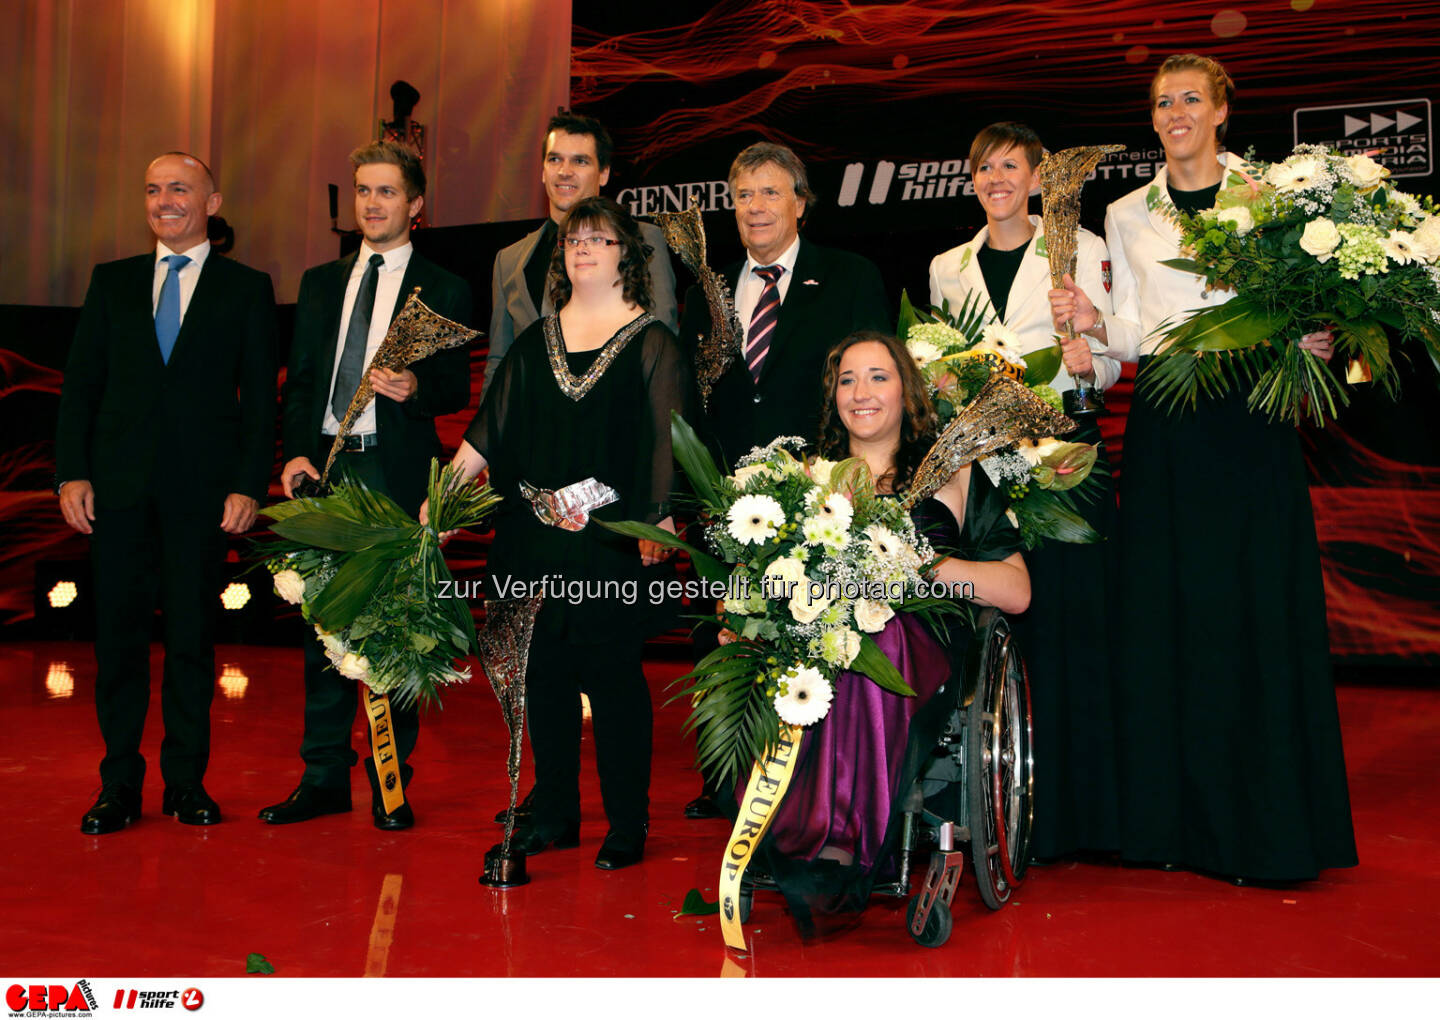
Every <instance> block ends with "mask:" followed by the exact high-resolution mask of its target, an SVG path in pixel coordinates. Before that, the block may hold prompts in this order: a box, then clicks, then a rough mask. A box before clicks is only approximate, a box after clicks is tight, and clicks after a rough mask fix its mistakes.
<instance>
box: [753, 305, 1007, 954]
mask: <svg viewBox="0 0 1440 1020" xmlns="http://www.w3.org/2000/svg"><path fill="white" fill-rule="evenodd" d="M824 387H825V396H826V409H825V411H824V413H823V417H822V421H821V436H820V444H819V445H820V453H821V455H822V456H824V457H826V458H829V459H834V460H840V459H843V458H845V457H860V458H863V459H864V460H865V462H866V463H867V464H868V465H869V467H870V470H871V472H872V473H873V475H874V477H875V484H876V490H877V491H878V492H879V493H881V494H882V495H896V496H898V495H901V494H903V493H904V492H905V491H906V489H907V487H908V485H909V483H910V479H911V477H912V475H913V473H914V471H915V469H916V468H917V467H918V466H919V464H920V461H921V460H922V459H923V458H924V456H925V454H926V452H928V450H929V449H930V446H931V444H932V443H933V442H934V440H935V436H936V431H937V422H936V417H935V412H934V409H933V408H932V407H931V405H930V400H929V397H928V395H927V393H926V388H925V385H924V382H923V380H922V378H921V376H920V372H919V370H918V368H917V367H916V365H915V362H914V359H912V358H911V356H910V355H909V353H908V352H907V351H906V350H905V348H904V346H903V345H902V344H900V343H899V342H898V341H897V340H896V339H895V338H894V337H890V336H885V335H883V334H880V333H874V332H860V333H855V334H852V335H851V336H849V337H847V338H845V340H843V341H841V342H840V343H839V344H838V345H837V346H836V347H835V349H834V350H832V351H831V352H830V355H829V358H828V359H827V361H826V367H825V377H824ZM914 513H915V520H916V524H917V527H919V528H920V529H921V530H922V531H923V532H924V533H925V534H926V535H927V536H928V537H929V539H930V542H931V544H932V545H933V546H934V547H935V548H936V550H937V551H944V552H946V553H948V554H949V555H948V556H947V558H946V559H944V560H942V561H940V562H939V563H938V564H937V565H936V566H935V567H934V568H933V573H932V575H931V576H932V579H933V580H935V581H941V582H945V583H946V584H947V585H949V586H951V588H952V590H957V591H958V590H959V589H960V587H961V586H962V585H965V584H966V583H967V582H968V584H969V585H970V586H973V588H972V589H971V593H972V594H973V600H974V601H975V602H978V603H982V604H987V605H993V606H995V607H997V608H998V609H1000V610H1001V611H1003V612H1007V613H1019V612H1023V611H1024V610H1025V608H1026V607H1027V606H1028V605H1029V602H1030V577H1029V574H1028V573H1027V572H1026V569H1025V563H1024V561H1023V560H1022V559H1021V556H1020V552H1019V549H1020V536H1019V533H1018V532H1017V531H1016V530H1015V528H1014V527H1013V526H1012V525H1011V524H1010V523H1009V521H1008V520H1007V518H1006V516H1005V504H1004V500H1003V497H1002V496H1001V494H1000V493H999V492H998V491H997V490H996V489H995V488H994V486H993V485H991V483H990V481H989V479H988V478H987V477H986V476H985V473H984V471H972V470H971V468H970V467H969V466H967V467H965V468H962V469H961V470H960V471H959V472H958V473H957V474H956V475H955V477H954V478H952V479H951V480H950V481H949V482H948V483H947V484H946V485H945V486H944V487H943V488H942V489H941V490H940V491H939V492H937V493H936V494H935V496H934V497H932V498H930V499H927V500H925V501H923V502H922V503H921V504H920V505H919V506H918V507H917V508H916V510H915V512H914ZM952 619H956V620H959V619H961V617H953V618H952ZM948 630H949V631H950V632H949V633H947V634H944V635H937V634H932V633H930V632H929V631H928V630H927V629H926V628H925V626H924V625H923V624H922V623H921V622H920V620H919V619H918V618H917V617H915V616H912V615H910V614H906V613H900V614H896V615H895V616H893V617H892V618H891V619H890V620H889V621H888V622H887V623H886V625H885V628H884V630H883V631H881V632H880V633H877V634H875V635H874V637H875V639H876V642H877V644H879V646H880V648H881V649H882V650H883V651H884V652H885V654H886V655H887V656H888V657H889V658H890V659H891V661H892V662H894V663H895V665H896V667H897V668H898V669H899V671H900V673H901V675H903V676H904V677H905V680H906V682H907V683H908V684H909V685H910V686H911V688H912V689H914V690H915V692H916V696H915V697H913V698H909V697H901V696H899V695H895V694H891V693H889V692H887V691H885V690H882V689H881V688H880V687H879V686H877V685H876V684H875V683H873V682H871V681H870V680H869V679H868V678H866V677H865V676H864V675H862V674H859V673H855V672H851V671H845V672H842V673H841V674H840V676H839V677H838V678H837V681H836V684H835V695H834V701H833V702H832V705H831V709H830V712H829V714H828V715H827V716H826V717H825V718H824V719H823V720H822V721H821V722H820V723H818V724H816V725H815V726H814V727H812V728H811V729H809V730H808V731H807V732H806V734H805V738H804V742H803V744H802V745H801V751H800V762H799V765H798V767H797V769H796V772H795V775H794V777H793V779H792V780H791V785H790V790H789V792H788V793H787V794H786V796H785V798H784V800H783V801H781V803H780V806H779V807H778V808H777V810H776V815H775V819H774V821H773V823H772V827H771V830H770V835H769V836H768V838H767V839H766V841H765V843H764V845H763V846H762V848H761V851H760V859H759V869H760V871H762V872H763V873H765V874H767V875H768V876H769V877H770V878H772V879H774V881H775V882H776V884H777V885H778V886H779V888H780V890H781V891H782V892H783V893H784V894H785V896H786V899H787V900H788V901H789V903H790V906H791V910H792V912H794V913H795V916H796V918H797V920H798V921H799V922H800V924H801V926H802V928H808V926H809V920H810V911H811V910H820V911H822V912H835V911H842V910H858V909H860V908H861V907H863V905H864V903H865V901H866V899H867V898H868V896H869V894H870V890H871V888H872V886H873V885H874V884H875V883H876V882H877V881H885V880H888V879H890V878H893V874H894V868H895V864H894V857H895V849H896V846H897V844H898V841H899V835H900V828H901V825H900V817H901V810H900V808H901V800H902V791H908V790H909V789H910V786H911V784H912V783H913V781H914V779H915V777H916V774H917V772H918V770H919V768H920V766H921V764H923V762H924V760H925V758H926V757H927V755H928V754H929V752H930V749H931V748H933V747H934V746H935V745H936V743H937V741H938V740H939V737H940V735H941V733H942V732H943V730H944V728H945V723H946V720H947V718H948V715H949V711H948V709H949V707H951V706H950V705H949V702H950V701H953V699H945V698H936V697H935V695H936V694H937V693H938V692H939V691H940V690H941V689H942V687H944V686H945V685H946V684H947V683H948V682H949V681H950V679H951V677H952V676H953V675H956V674H955V670H956V668H957V666H958V664H959V663H960V662H961V661H963V655H964V650H965V646H966V643H967V640H968V638H969V636H970V635H969V630H968V627H967V626H965V625H960V624H956V625H953V626H951V627H949V628H948Z"/></svg>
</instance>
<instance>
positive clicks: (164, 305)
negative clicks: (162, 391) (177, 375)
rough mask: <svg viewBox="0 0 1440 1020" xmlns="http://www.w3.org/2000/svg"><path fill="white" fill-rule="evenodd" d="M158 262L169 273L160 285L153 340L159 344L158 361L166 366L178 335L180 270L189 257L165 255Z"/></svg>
mask: <svg viewBox="0 0 1440 1020" xmlns="http://www.w3.org/2000/svg"><path fill="white" fill-rule="evenodd" d="M160 261H161V262H168V263H169V264H170V271H169V272H168V273H166V274H165V282H164V283H162V284H161V285H160V300H159V301H158V302H157V303H156V305H155V339H156V340H157V341H159V343H160V360H161V362H163V363H164V364H166V365H168V364H170V352H171V351H173V350H175V338H176V337H178V336H179V335H180V270H182V269H184V268H185V267H186V266H188V265H189V264H190V256H189V255H166V256H165V257H164V258H163V259H161V260H160Z"/></svg>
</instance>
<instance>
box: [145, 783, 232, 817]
mask: <svg viewBox="0 0 1440 1020" xmlns="http://www.w3.org/2000/svg"><path fill="white" fill-rule="evenodd" d="M160 813H161V814H165V815H174V816H175V817H176V818H177V819H179V820H180V821H182V822H184V823H185V824H186V825H219V824H220V805H219V804H216V803H215V801H214V800H213V799H212V798H211V796H210V795H209V794H208V793H206V792H205V787H203V786H201V785H199V784H198V783H197V784H196V785H194V786H167V787H166V788H165V797H164V799H163V800H162V801H161V802H160Z"/></svg>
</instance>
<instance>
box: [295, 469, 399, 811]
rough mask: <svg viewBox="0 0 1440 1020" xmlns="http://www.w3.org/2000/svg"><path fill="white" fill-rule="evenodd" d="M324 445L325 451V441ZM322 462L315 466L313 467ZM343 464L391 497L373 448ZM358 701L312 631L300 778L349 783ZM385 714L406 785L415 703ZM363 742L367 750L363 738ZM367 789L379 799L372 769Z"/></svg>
mask: <svg viewBox="0 0 1440 1020" xmlns="http://www.w3.org/2000/svg"><path fill="white" fill-rule="evenodd" d="M323 449H324V450H325V451H326V452H327V453H328V452H329V449H330V447H329V444H328V443H327V444H326V445H325V446H324V447H323ZM321 466H322V465H319V464H317V465H316V467H317V468H319V467H321ZM342 467H343V468H344V469H345V470H346V471H347V472H348V473H349V474H350V476H351V477H353V478H357V479H359V480H360V481H362V482H364V483H365V484H366V485H367V486H369V487H370V488H372V489H377V490H379V491H380V492H384V493H386V494H387V495H390V496H391V497H392V498H393V494H392V493H390V492H389V490H388V489H387V487H386V484H385V473H384V471H383V470H382V469H381V467H380V458H379V456H378V454H376V453H375V451H374V449H371V450H367V451H366V452H364V453H342V454H340V455H339V456H338V457H336V458H335V468H334V470H333V471H332V472H331V477H332V478H338V476H339V472H340V469H341V468H342ZM360 702H361V698H360V682H359V681H358V680H351V679H349V678H348V677H344V676H341V675H340V673H339V671H338V670H336V669H335V668H333V667H332V666H331V665H330V660H329V659H327V658H326V657H325V648H324V646H323V645H322V644H321V643H320V640H319V638H317V637H316V636H315V634H314V633H313V631H312V633H310V634H309V635H307V636H306V638H305V736H304V738H303V739H302V741H301V743H300V757H301V758H302V759H304V761H305V774H304V776H303V777H302V778H301V782H303V783H306V784H308V785H310V786H319V787H329V788H331V789H336V788H340V787H346V788H348V787H349V785H350V769H351V768H353V767H354V766H355V763H356V762H357V761H359V760H360V756H359V755H358V754H357V753H356V751H355V748H354V747H353V746H352V742H351V731H352V730H353V729H354V727H355V713H356V711H357V710H358V709H359V707H360ZM390 716H391V720H392V722H393V723H394V726H395V734H394V735H395V751H396V754H397V755H398V756H399V759H400V781H401V783H403V784H404V785H405V786H409V785H410V777H411V775H412V774H413V773H414V770H413V769H412V768H411V767H410V765H409V759H410V752H411V751H413V750H415V742H416V741H417V740H418V739H419V736H420V712H419V706H418V705H410V706H409V707H408V708H404V709H402V708H400V707H399V706H397V705H396V704H395V700H394V699H393V698H392V699H391V701H390ZM367 728H368V723H367ZM367 739H368V738H367ZM366 747H367V753H368V743H367V745H366ZM367 771H369V770H367ZM370 792H371V797H372V799H373V800H375V801H377V802H378V799H379V790H378V786H377V784H376V780H375V778H374V774H373V772H372V773H370Z"/></svg>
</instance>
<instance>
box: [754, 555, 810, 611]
mask: <svg viewBox="0 0 1440 1020" xmlns="http://www.w3.org/2000/svg"><path fill="white" fill-rule="evenodd" d="M805 581H806V577H805V564H803V563H801V562H800V561H799V560H797V559H796V558H795V557H793V556H781V557H780V558H779V559H777V560H775V561H774V562H773V563H771V564H770V566H768V567H766V568H765V577H764V580H763V582H762V584H763V587H764V589H765V597H766V598H768V599H772V600H774V601H776V602H779V601H781V600H782V599H788V598H790V596H791V595H792V594H793V593H794V592H796V591H798V590H799V588H798V587H793V586H796V585H799V586H803V585H804V584H805Z"/></svg>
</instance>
